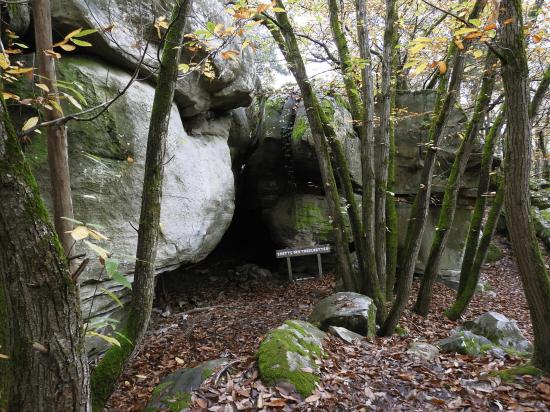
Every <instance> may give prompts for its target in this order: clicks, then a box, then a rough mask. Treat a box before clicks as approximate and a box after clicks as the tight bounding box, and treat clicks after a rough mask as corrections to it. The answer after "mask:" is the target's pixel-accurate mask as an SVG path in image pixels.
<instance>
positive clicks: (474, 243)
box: [445, 80, 550, 320]
mask: <svg viewBox="0 0 550 412" xmlns="http://www.w3.org/2000/svg"><path fill="white" fill-rule="evenodd" d="M549 85H550V82H545V81H544V80H543V81H541V82H540V83H539V86H538V87H537V90H536V91H535V94H534V96H533V99H532V100H531V104H530V105H529V121H530V122H531V123H533V121H534V119H535V117H536V115H537V112H538V110H539V108H540V105H541V103H542V101H543V100H542V99H538V98H536V96H541V95H544V94H545V93H546V91H547V90H548V87H549ZM504 109H505V108H504ZM503 119H504V111H502V112H501V113H499V115H498V116H497V118H496V119H495V121H494V123H493V125H492V127H491V129H490V131H489V134H488V135H487V138H486V141H485V147H484V149H483V156H482V160H481V171H480V177H479V185H478V197H477V199H476V204H475V207H474V212H473V213H472V221H471V223H470V231H469V233H468V240H467V243H466V249H465V253H464V259H463V261H462V267H461V272H460V283H459V289H458V293H457V296H456V299H455V302H454V303H453V305H452V306H451V307H450V308H449V309H447V311H445V315H446V316H447V317H448V318H449V319H451V320H457V319H458V318H459V317H460V316H462V314H463V313H464V312H465V311H466V309H467V308H468V305H469V303H470V301H471V300H472V297H473V296H474V293H475V291H476V287H477V283H478V281H479V275H480V271H481V266H482V265H483V262H484V261H485V258H486V256H487V251H488V250H489V245H490V243H491V239H492V237H493V235H494V233H495V229H496V225H497V223H498V218H499V217H500V212H501V211H502V206H503V203H504V180H503V179H501V182H500V183H499V187H498V189H497V195H496V197H495V200H494V201H493V204H492V206H491V209H490V211H489V214H488V216H487V221H486V222H485V225H484V227H483V234H482V236H481V238H480V236H479V235H480V232H481V226H482V220H483V217H484V210H485V204H486V198H487V191H488V190H489V173H490V170H491V163H492V158H493V151H494V146H495V140H496V138H495V136H497V135H498V134H499V131H500V129H501V126H502V122H503Z"/></svg>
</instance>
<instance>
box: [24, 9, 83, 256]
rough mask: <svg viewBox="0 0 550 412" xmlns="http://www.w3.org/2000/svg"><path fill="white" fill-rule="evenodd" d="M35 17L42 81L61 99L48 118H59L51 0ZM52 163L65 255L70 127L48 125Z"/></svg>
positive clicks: (57, 219)
mask: <svg viewBox="0 0 550 412" xmlns="http://www.w3.org/2000/svg"><path fill="white" fill-rule="evenodd" d="M32 15H33V20H34V36H35V42H36V56H37V59H38V70H39V74H40V76H41V79H40V81H41V82H42V83H43V84H45V85H46V86H47V87H48V89H49V90H50V91H49V93H47V95H48V96H47V97H48V99H50V100H53V101H55V102H57V105H55V106H53V105H52V106H53V108H52V109H51V110H48V109H44V120H46V121H51V120H56V119H58V118H60V117H62V116H63V113H61V112H60V111H59V110H57V109H56V106H57V107H60V106H59V97H58V89H57V77H56V74H55V61H54V59H53V57H51V56H50V55H48V54H46V53H45V51H46V50H51V49H52V47H53V46H52V20H51V15H50V0H34V2H33V7H32ZM47 131H48V165H49V169H50V180H51V185H52V199H53V221H54V225H55V230H56V232H57V236H58V237H59V239H60V241H61V245H62V246H63V249H64V250H65V256H67V257H68V256H70V255H71V254H73V253H72V252H73V250H72V249H73V246H74V242H75V241H74V239H73V238H72V237H71V235H70V233H68V232H70V231H71V230H72V229H73V224H72V222H71V221H70V220H67V219H63V217H66V218H69V219H73V217H74V216H73V201H72V197H71V177H70V174H69V155H68V152H67V131H66V129H65V125H54V126H48V128H47Z"/></svg>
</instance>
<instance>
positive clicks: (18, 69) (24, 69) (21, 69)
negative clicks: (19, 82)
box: [6, 67, 34, 74]
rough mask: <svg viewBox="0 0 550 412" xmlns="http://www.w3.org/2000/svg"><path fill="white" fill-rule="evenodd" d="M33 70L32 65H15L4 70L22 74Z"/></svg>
mask: <svg viewBox="0 0 550 412" xmlns="http://www.w3.org/2000/svg"><path fill="white" fill-rule="evenodd" d="M33 70H34V69H33V68H32V67H15V68H12V69H9V70H6V73H9V74H23V73H28V72H32V71H33Z"/></svg>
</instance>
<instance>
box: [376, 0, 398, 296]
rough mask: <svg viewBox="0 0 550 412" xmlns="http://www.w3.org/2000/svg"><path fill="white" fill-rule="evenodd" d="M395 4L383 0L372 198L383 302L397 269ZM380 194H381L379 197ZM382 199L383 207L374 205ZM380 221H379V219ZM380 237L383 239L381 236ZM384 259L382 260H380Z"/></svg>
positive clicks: (388, 294) (380, 204)
mask: <svg viewBox="0 0 550 412" xmlns="http://www.w3.org/2000/svg"><path fill="white" fill-rule="evenodd" d="M396 24H397V2H396V1H395V0H386V21H385V29H384V52H383V57H382V87H381V96H382V111H381V113H380V138H381V141H380V142H379V144H380V147H379V149H380V150H381V151H383V152H384V153H382V154H381V155H379V156H380V159H381V160H380V163H381V165H382V167H383V168H384V169H385V170H383V171H381V174H380V176H377V182H376V185H377V194H376V196H377V197H376V201H377V203H376V222H377V223H376V230H377V240H376V241H377V242H384V243H385V247H384V248H379V249H377V265H385V271H386V285H385V287H384V289H385V290H386V299H387V300H390V301H391V299H392V298H393V287H394V284H395V270H396V267H397V240H398V239H397V209H396V206H395V195H394V193H393V185H394V182H395V141H394V126H393V121H392V110H393V108H394V106H395V74H394V68H395V64H396V57H397V53H396V46H397V30H396ZM382 190H383V191H384V193H382ZM381 196H384V197H385V202H384V204H382V203H380V202H379V201H378V199H379V197H381ZM379 217H380V218H379ZM382 233H383V235H382ZM384 256H385V258H384V259H382V258H383V257H384Z"/></svg>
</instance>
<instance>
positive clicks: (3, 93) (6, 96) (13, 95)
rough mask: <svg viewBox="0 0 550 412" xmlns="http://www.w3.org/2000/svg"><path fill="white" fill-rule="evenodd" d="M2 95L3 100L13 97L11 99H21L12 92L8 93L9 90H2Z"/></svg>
mask: <svg viewBox="0 0 550 412" xmlns="http://www.w3.org/2000/svg"><path fill="white" fill-rule="evenodd" d="M2 95H3V96H4V100H8V99H13V100H17V101H19V100H21V98H20V97H19V96H18V95H16V94H13V93H9V92H2Z"/></svg>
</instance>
